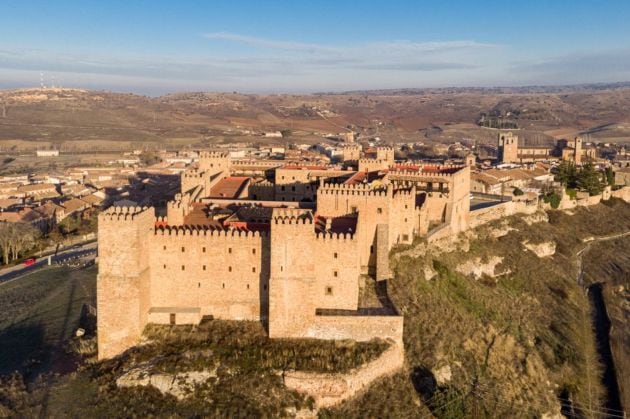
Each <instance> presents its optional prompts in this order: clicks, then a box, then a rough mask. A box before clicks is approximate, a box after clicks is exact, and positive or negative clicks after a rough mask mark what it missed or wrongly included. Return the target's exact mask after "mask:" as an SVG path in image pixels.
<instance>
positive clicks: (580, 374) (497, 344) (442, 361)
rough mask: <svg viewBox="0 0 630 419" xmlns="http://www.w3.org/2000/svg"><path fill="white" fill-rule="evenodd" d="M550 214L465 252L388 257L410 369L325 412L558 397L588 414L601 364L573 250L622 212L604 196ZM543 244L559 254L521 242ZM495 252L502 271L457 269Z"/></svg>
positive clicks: (514, 412)
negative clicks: (428, 271)
mask: <svg viewBox="0 0 630 419" xmlns="http://www.w3.org/2000/svg"><path fill="white" fill-rule="evenodd" d="M549 218H550V222H549V223H538V224H534V225H532V226H528V225H527V224H526V223H524V222H523V221H522V220H521V219H520V218H519V217H513V218H512V219H510V220H509V224H510V225H511V226H512V227H513V228H516V229H517V231H512V232H510V233H509V234H508V235H506V236H504V237H500V238H498V239H497V238H492V237H491V235H490V234H488V233H489V232H490V231H491V230H492V229H494V228H497V226H499V227H501V225H502V224H503V223H496V224H495V225H494V226H488V227H486V228H482V229H480V230H478V231H477V232H476V233H477V235H478V238H476V239H473V240H471V241H470V243H469V247H470V249H469V251H468V252H464V251H462V250H458V251H453V252H450V253H442V254H438V253H436V252H434V251H431V250H429V251H428V252H426V254H424V255H423V254H422V253H423V252H419V251H414V250H412V251H407V252H402V253H403V254H405V253H406V254H407V256H402V257H400V256H398V257H396V256H394V258H393V260H394V263H395V265H394V266H395V278H394V280H393V281H392V282H391V284H390V286H389V290H390V293H391V298H392V300H393V301H394V303H395V304H396V306H397V307H398V308H399V309H400V310H401V311H402V312H403V313H404V314H405V349H406V356H407V363H408V367H409V370H408V372H407V373H405V374H399V375H397V376H395V377H393V378H390V379H388V380H384V381H383V382H381V383H378V384H375V385H374V386H372V388H371V389H370V391H368V392H367V393H366V394H365V395H364V396H362V397H361V398H359V399H357V400H353V401H350V402H348V403H345V404H344V405H342V406H340V407H339V408H337V409H333V410H330V411H328V412H326V415H327V416H331V417H342V416H343V417H362V416H363V415H364V413H365V412H366V409H367V410H368V411H369V412H370V413H371V414H374V415H375V416H380V417H401V416H405V417H409V416H411V417H423V416H425V415H426V410H425V409H426V407H425V406H428V407H429V408H430V410H431V411H432V412H433V413H434V414H435V415H436V416H438V417H463V416H470V415H474V414H476V415H480V416H488V417H524V416H532V415H537V416H540V415H541V414H542V413H545V412H553V411H557V409H558V401H557V399H556V394H558V393H560V392H561V391H562V390H565V391H566V394H565V395H566V396H568V397H570V398H571V399H572V400H573V402H574V404H575V405H576V406H578V405H579V406H580V407H582V408H583V412H584V413H586V415H587V416H590V415H589V414H588V413H589V412H586V411H585V410H584V409H591V410H598V408H599V404H600V403H601V399H602V394H603V389H602V387H601V385H600V381H599V373H600V366H599V365H598V361H597V355H596V352H595V343H594V337H593V333H592V326H591V319H590V315H589V311H588V309H589V305H588V301H587V298H586V296H585V294H584V292H583V291H582V289H581V287H579V286H578V285H577V284H576V280H575V278H576V273H577V272H576V265H575V258H574V257H573V255H574V253H575V252H576V251H577V250H578V249H580V248H581V247H583V246H584V245H583V244H582V243H581V239H583V238H585V237H588V236H599V235H602V236H603V235H607V234H612V233H616V232H623V231H627V230H628V229H630V205H628V204H625V203H623V202H621V201H613V202H611V203H609V204H607V205H599V206H597V207H594V208H590V209H584V208H582V209H579V210H577V211H575V214H574V215H567V214H563V213H560V212H552V213H550V214H549ZM551 239H553V240H555V241H556V242H557V243H558V248H557V252H556V254H555V255H553V256H550V257H547V258H543V259H540V258H538V257H537V256H535V255H534V254H533V253H532V252H529V251H524V250H523V246H522V245H521V242H522V241H524V240H529V241H531V242H533V243H538V242H542V241H545V240H551ZM419 246H423V244H420V245H419ZM409 255H412V256H409ZM495 255H496V256H500V257H503V258H504V260H503V262H502V264H501V265H499V266H498V267H497V272H505V271H508V270H509V271H510V272H511V273H508V274H506V275H503V276H500V277H499V278H497V279H496V280H495V279H491V278H485V279H480V280H475V279H472V278H466V277H464V276H462V275H461V274H459V273H457V272H456V267H457V266H458V265H459V264H461V263H462V262H463V261H465V260H469V259H474V258H476V257H479V258H481V262H482V263H483V261H484V260H487V259H488V257H490V256H495ZM426 265H430V266H433V267H434V269H435V270H436V271H437V277H436V278H435V279H433V280H429V281H427V280H425V279H424V267H425V266H426ZM445 365H448V366H450V369H451V372H452V378H451V380H450V381H448V382H447V383H443V384H442V385H438V386H436V385H435V381H434V379H433V377H432V374H431V371H433V372H435V371H436V370H439V369H440V368H441V367H444V366H445ZM418 405H422V407H418Z"/></svg>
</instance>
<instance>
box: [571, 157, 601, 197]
mask: <svg viewBox="0 0 630 419" xmlns="http://www.w3.org/2000/svg"><path fill="white" fill-rule="evenodd" d="M576 183H577V187H578V188H579V189H581V190H584V191H586V192H588V194H589V195H591V196H592V195H597V194H600V193H602V190H603V187H602V182H601V176H600V174H599V172H598V171H597V170H595V167H594V166H593V165H592V164H591V163H587V164H585V165H584V166H582V170H580V172H579V173H578V176H577V182H576Z"/></svg>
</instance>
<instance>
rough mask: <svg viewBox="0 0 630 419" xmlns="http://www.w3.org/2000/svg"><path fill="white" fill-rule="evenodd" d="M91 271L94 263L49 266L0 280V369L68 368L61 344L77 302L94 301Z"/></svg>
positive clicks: (76, 314)
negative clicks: (74, 267) (76, 267)
mask: <svg viewBox="0 0 630 419" xmlns="http://www.w3.org/2000/svg"><path fill="white" fill-rule="evenodd" d="M95 275H96V268H94V267H92V268H88V269H85V270H72V269H69V268H57V267H54V268H47V269H44V270H41V271H38V272H36V273H33V274H30V275H28V276H25V277H23V278H19V279H16V280H13V281H11V282H8V283H4V284H1V285H0V307H2V314H1V315H0V342H2V345H0V374H7V373H9V372H12V371H14V370H18V371H20V372H22V373H23V374H25V375H27V376H28V375H31V374H36V373H38V372H39V371H42V370H47V371H49V370H54V371H57V370H67V369H68V368H71V367H72V363H71V362H70V360H69V359H68V357H66V356H64V354H63V346H64V343H65V341H66V340H67V339H68V338H69V337H70V336H71V335H72V334H73V333H74V331H75V330H76V329H77V327H79V321H80V317H81V316H80V315H81V309H82V307H83V305H84V304H92V305H94V304H95V301H96V289H95V281H94V277H95ZM68 362H70V364H68Z"/></svg>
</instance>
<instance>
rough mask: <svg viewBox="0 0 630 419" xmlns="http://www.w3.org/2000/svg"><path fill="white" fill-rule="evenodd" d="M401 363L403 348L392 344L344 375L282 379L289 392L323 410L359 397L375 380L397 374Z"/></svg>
mask: <svg viewBox="0 0 630 419" xmlns="http://www.w3.org/2000/svg"><path fill="white" fill-rule="evenodd" d="M404 362H405V355H404V350H403V347H402V344H399V343H393V344H392V345H391V346H390V347H389V348H387V349H386V350H385V351H384V352H383V353H382V354H381V356H380V357H378V358H377V359H375V360H373V361H371V362H369V363H367V364H365V365H363V366H361V367H360V368H356V369H354V370H352V371H350V372H348V373H346V374H321V373H309V372H302V371H288V372H285V373H284V376H283V378H284V384H285V385H286V386H287V387H288V388H290V389H292V390H295V391H298V392H300V393H304V394H307V395H309V396H311V397H313V399H314V400H315V405H316V406H317V407H318V408H323V407H330V406H334V405H337V404H339V403H341V402H342V401H344V400H346V399H349V398H351V397H353V396H355V395H357V394H359V393H361V392H362V391H363V390H365V389H366V388H367V387H368V386H369V385H370V384H371V383H372V382H373V381H374V380H377V379H379V378H382V377H386V376H389V375H393V374H395V373H397V372H398V371H400V370H401V369H402V368H403V366H404Z"/></svg>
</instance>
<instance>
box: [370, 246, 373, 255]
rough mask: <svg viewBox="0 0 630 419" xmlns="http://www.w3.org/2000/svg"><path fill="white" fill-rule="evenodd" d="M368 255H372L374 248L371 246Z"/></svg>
mask: <svg viewBox="0 0 630 419" xmlns="http://www.w3.org/2000/svg"><path fill="white" fill-rule="evenodd" d="M370 253H372V254H373V253H374V246H373V245H372V246H370Z"/></svg>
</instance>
